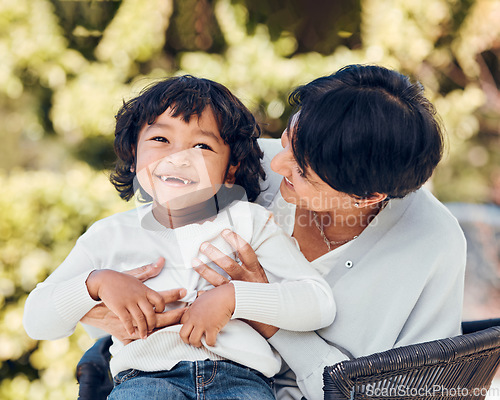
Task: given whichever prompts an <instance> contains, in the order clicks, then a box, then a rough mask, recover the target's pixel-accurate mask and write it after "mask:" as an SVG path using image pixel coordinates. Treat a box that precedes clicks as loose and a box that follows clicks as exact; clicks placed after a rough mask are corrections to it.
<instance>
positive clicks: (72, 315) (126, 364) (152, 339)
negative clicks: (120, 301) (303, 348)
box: [24, 201, 335, 377]
mask: <svg viewBox="0 0 500 400" xmlns="http://www.w3.org/2000/svg"><path fill="white" fill-rule="evenodd" d="M225 228H229V229H232V230H234V231H236V232H237V233H238V234H239V235H241V236H242V238H243V239H244V240H246V241H247V242H248V243H250V244H251V245H252V247H253V248H254V249H255V250H256V252H257V255H258V257H259V261H260V263H261V265H262V266H263V267H264V269H265V270H266V274H267V277H268V279H269V282H270V284H259V283H250V282H239V281H232V283H233V284H234V286H235V297H236V298H235V300H236V309H235V312H234V315H233V319H232V320H231V321H230V322H229V323H228V324H227V325H226V327H225V328H224V329H223V330H222V331H221V332H220V333H219V335H218V337H217V344H216V345H215V346H214V347H209V346H207V345H205V346H204V347H202V348H199V349H198V348H195V347H193V346H189V345H186V344H185V343H184V342H183V341H182V340H181V339H180V337H179V333H178V332H179V330H180V325H177V326H173V327H168V328H164V329H162V330H160V331H158V332H155V333H153V334H152V335H150V336H149V337H148V338H147V339H144V340H136V341H134V342H132V343H130V344H128V345H126V346H124V345H123V344H122V343H121V342H119V341H118V340H114V344H113V346H112V347H111V354H112V356H113V357H112V360H111V370H112V374H113V375H115V374H117V373H118V372H120V371H123V370H126V369H130V368H132V369H139V370H143V371H157V370H168V369H170V368H172V367H173V366H174V365H175V364H176V363H177V362H179V361H181V360H184V361H194V360H204V359H214V360H218V359H229V360H233V361H235V362H238V363H240V364H243V365H246V366H248V367H251V368H254V369H256V370H258V371H260V372H262V373H263V374H264V375H266V376H268V377H270V376H273V375H275V374H276V373H277V372H278V371H279V369H280V366H281V359H280V357H279V356H278V355H277V353H276V352H275V351H273V350H272V349H271V347H270V346H269V344H268V343H267V342H266V340H265V339H263V338H262V337H261V336H260V335H259V334H258V333H257V332H255V331H254V330H253V329H252V328H250V327H249V326H248V325H247V324H245V323H243V322H241V321H239V320H238V319H240V318H241V319H249V320H255V321H260V322H264V323H268V324H271V325H274V326H277V327H280V328H283V329H288V330H299V331H308V330H313V329H318V328H321V327H324V326H328V325H329V324H331V322H332V320H333V317H334V315H335V306H334V302H333V298H332V293H331V289H330V286H329V285H328V284H327V283H326V282H325V280H324V279H323V278H321V277H320V275H319V274H318V273H317V272H316V271H315V270H314V269H313V268H311V266H310V263H309V262H307V260H306V259H305V258H304V257H303V256H302V253H300V251H299V250H298V248H297V246H296V244H295V242H294V241H293V239H291V238H290V236H289V235H287V234H285V233H284V232H283V231H282V230H281V229H280V228H278V226H277V225H276V224H275V223H274V221H273V219H272V218H270V213H269V212H268V211H266V210H265V209H264V208H263V207H261V206H258V205H256V204H252V203H247V202H241V201H239V202H234V203H232V204H231V205H230V206H228V207H226V208H224V209H223V210H222V211H221V212H220V213H219V214H218V215H217V217H216V219H215V220H213V221H207V222H204V223H203V224H191V225H187V226H184V227H181V228H177V229H167V228H165V227H163V226H162V225H160V224H159V223H158V222H157V221H156V220H155V219H154V217H153V216H152V213H151V206H150V205H146V206H142V207H139V208H137V209H134V210H131V211H128V212H125V213H120V214H116V215H113V216H111V217H108V218H105V219H103V220H101V221H98V222H96V223H95V224H94V225H92V227H90V228H89V230H88V231H87V232H86V233H85V234H84V235H82V236H81V237H80V238H79V239H78V241H77V243H76V245H75V247H74V248H73V250H72V251H71V253H70V254H69V256H68V257H67V258H66V260H65V261H64V262H63V263H62V264H61V265H60V266H59V267H58V268H57V269H56V270H55V271H54V272H53V273H52V274H51V275H50V276H49V277H48V278H47V279H46V280H45V282H43V283H40V284H38V285H37V287H36V288H35V289H34V290H33V292H31V294H30V295H29V297H28V300H27V302H26V306H25V314H24V326H25V329H26V331H27V333H28V334H29V335H30V336H31V337H32V338H34V339H39V340H51V339H57V338H61V337H65V336H68V335H71V334H72V333H73V331H74V329H75V327H76V324H77V323H78V321H79V320H80V319H81V318H82V317H83V316H84V315H85V314H86V313H87V312H88V311H89V310H90V309H91V308H92V307H94V306H95V305H96V304H97V302H95V301H94V300H92V298H91V297H90V296H89V294H88V291H87V287H86V283H85V282H86V279H87V277H88V275H89V273H90V272H91V271H93V270H95V269H101V268H109V269H114V270H117V271H125V270H128V269H132V268H135V267H139V266H142V265H145V264H148V263H151V262H153V261H154V260H156V259H157V258H158V257H159V256H163V257H165V259H166V265H165V268H164V269H163V270H162V272H161V273H160V274H159V275H158V276H157V277H155V278H153V279H151V280H149V281H147V285H148V286H149V287H151V288H153V289H155V290H167V289H170V288H178V287H184V288H186V289H187V290H188V294H187V296H186V297H185V298H184V299H183V301H190V300H192V299H194V297H195V295H196V291H198V290H203V289H205V288H207V286H209V285H208V283H207V282H206V281H205V280H203V279H201V278H200V277H199V275H198V274H197V273H196V272H195V271H194V270H193V269H192V267H191V261H192V259H193V258H194V257H198V258H201V259H202V260H204V261H207V259H206V258H205V257H204V256H203V255H202V254H201V253H199V252H198V249H199V247H200V245H201V243H203V242H204V241H210V242H212V243H213V244H214V245H215V246H216V247H218V248H219V249H220V250H222V251H224V252H225V253H226V254H228V255H230V256H232V257H233V259H234V257H235V256H234V254H232V253H231V249H230V247H229V245H228V244H227V243H226V242H225V241H224V240H223V239H222V238H221V237H220V232H221V231H222V230H223V229H225Z"/></svg>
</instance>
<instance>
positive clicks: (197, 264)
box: [193, 258, 229, 287]
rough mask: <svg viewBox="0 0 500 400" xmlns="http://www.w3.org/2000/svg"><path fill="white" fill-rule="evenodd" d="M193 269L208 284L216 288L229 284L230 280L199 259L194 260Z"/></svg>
mask: <svg viewBox="0 0 500 400" xmlns="http://www.w3.org/2000/svg"><path fill="white" fill-rule="evenodd" d="M193 269H194V270H195V271H196V272H198V274H200V276H201V277H202V278H203V279H205V280H206V281H207V282H208V283H210V284H211V285H214V286H216V287H217V286H220V285H224V284H225V283H228V282H229V279H227V278H226V277H224V276H222V275H221V274H219V273H218V272H216V271H215V270H213V269H212V268H210V267H209V266H208V265H207V264H204V263H203V262H202V261H201V260H200V259H198V258H194V259H193Z"/></svg>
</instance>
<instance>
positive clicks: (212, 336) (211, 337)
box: [205, 329, 217, 347]
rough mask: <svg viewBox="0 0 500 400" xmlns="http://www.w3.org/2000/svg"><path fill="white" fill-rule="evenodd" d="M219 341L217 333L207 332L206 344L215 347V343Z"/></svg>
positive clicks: (213, 331)
mask: <svg viewBox="0 0 500 400" xmlns="http://www.w3.org/2000/svg"><path fill="white" fill-rule="evenodd" d="M216 341H217V331H216V330H213V329H211V330H210V331H208V332H205V342H206V343H207V345H208V346H212V347H213V346H215V343H216Z"/></svg>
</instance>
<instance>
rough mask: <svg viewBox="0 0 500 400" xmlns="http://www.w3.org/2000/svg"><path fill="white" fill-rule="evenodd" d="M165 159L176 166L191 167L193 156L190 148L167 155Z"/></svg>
mask: <svg viewBox="0 0 500 400" xmlns="http://www.w3.org/2000/svg"><path fill="white" fill-rule="evenodd" d="M165 161H167V162H168V163H170V164H172V165H174V166H176V167H189V166H191V156H190V154H189V150H183V151H179V152H177V153H173V154H170V155H168V156H167V157H165Z"/></svg>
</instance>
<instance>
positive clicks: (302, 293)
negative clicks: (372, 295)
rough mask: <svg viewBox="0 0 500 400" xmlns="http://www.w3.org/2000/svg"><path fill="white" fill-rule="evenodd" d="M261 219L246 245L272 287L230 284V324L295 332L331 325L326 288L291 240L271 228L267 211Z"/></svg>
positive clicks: (330, 297) (332, 311)
mask: <svg viewBox="0 0 500 400" xmlns="http://www.w3.org/2000/svg"><path fill="white" fill-rule="evenodd" d="M256 207H257V206H256ZM264 217H265V218H261V219H260V220H258V221H257V222H256V223H255V226H254V237H253V240H252V243H250V244H251V246H252V248H253V249H254V250H255V252H256V255H257V257H258V259H259V262H260V264H261V265H262V267H263V268H264V270H265V271H266V275H267V277H268V280H269V282H270V283H255V282H242V281H233V284H234V286H235V297H236V307H235V312H234V314H233V318H241V319H248V320H253V321H258V322H263V323H266V324H269V325H273V326H276V327H278V328H282V329H287V330H294V331H310V330H315V329H320V328H322V327H325V326H328V325H330V324H331V323H332V322H333V319H334V317H335V311H336V308H335V302H334V300H333V294H332V290H331V288H330V285H329V284H328V283H327V282H326V281H325V280H324V279H323V278H322V277H321V276H320V275H319V273H318V272H317V271H316V270H314V269H313V268H312V267H311V265H310V263H309V262H308V261H307V260H306V258H305V257H304V256H303V254H302V253H301V252H300V250H299V249H298V247H297V245H296V244H295V242H294V240H293V239H292V238H290V237H289V236H288V235H287V234H286V233H285V232H284V231H283V230H282V229H281V228H279V227H278V226H277V225H276V224H275V222H274V220H273V219H272V217H271V216H270V213H268V212H267V211H265V214H264Z"/></svg>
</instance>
